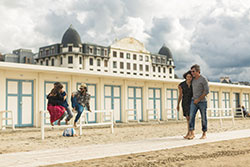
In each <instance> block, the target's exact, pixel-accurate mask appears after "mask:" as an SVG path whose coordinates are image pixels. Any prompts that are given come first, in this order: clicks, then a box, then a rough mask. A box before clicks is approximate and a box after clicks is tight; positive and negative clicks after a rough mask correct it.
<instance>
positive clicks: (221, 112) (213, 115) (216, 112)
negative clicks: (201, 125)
mask: <svg viewBox="0 0 250 167" xmlns="http://www.w3.org/2000/svg"><path fill="white" fill-rule="evenodd" d="M226 112H228V115H227V114H226ZM207 119H219V120H220V125H221V127H222V125H223V122H222V120H223V119H232V123H233V125H235V122H234V111H233V109H232V108H207Z"/></svg>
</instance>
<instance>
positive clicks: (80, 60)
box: [79, 56, 82, 64]
mask: <svg viewBox="0 0 250 167" xmlns="http://www.w3.org/2000/svg"><path fill="white" fill-rule="evenodd" d="M79 64H82V56H80V57H79Z"/></svg>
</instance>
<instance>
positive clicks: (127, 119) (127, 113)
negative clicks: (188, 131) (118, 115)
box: [126, 109, 140, 123]
mask: <svg viewBox="0 0 250 167" xmlns="http://www.w3.org/2000/svg"><path fill="white" fill-rule="evenodd" d="M131 111H132V113H131ZM130 116H132V117H135V118H136V121H137V122H138V123H140V119H139V113H138V112H137V110H136V109H127V110H126V122H129V117H130Z"/></svg>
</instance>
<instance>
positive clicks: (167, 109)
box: [0, 62, 250, 127]
mask: <svg viewBox="0 0 250 167" xmlns="http://www.w3.org/2000/svg"><path fill="white" fill-rule="evenodd" d="M0 76H1V77H0V89H1V90H3V91H0V110H12V111H14V115H15V117H14V118H15V125H16V126H17V127H25V126H34V127H39V126H40V121H41V120H40V119H41V118H40V111H41V110H46V108H47V99H46V95H47V94H48V93H49V92H50V90H51V89H52V88H53V84H54V82H58V81H59V82H61V83H62V84H63V85H64V89H65V91H66V92H67V94H68V95H70V94H71V93H72V92H73V91H76V90H78V88H79V86H80V84H81V83H82V82H85V83H86V84H87V86H88V91H89V93H90V94H91V101H90V105H91V109H92V110H103V109H113V110H114V118H115V121H116V122H126V120H127V119H128V120H131V121H132V120H136V115H134V116H130V117H129V118H127V117H126V112H127V110H128V109H134V110H135V112H134V114H136V113H138V116H139V120H140V121H148V118H149V119H153V120H154V119H155V120H156V117H154V116H150V117H148V115H147V113H148V111H149V110H150V112H154V111H153V110H158V111H159V113H160V119H161V120H162V121H164V120H169V119H183V116H182V112H181V111H180V112H178V113H177V112H176V105H177V100H178V84H179V83H180V82H181V81H182V80H180V79H165V78H153V79H152V78H147V77H145V78H139V77H138V76H121V75H120V74H118V73H116V74H105V73H104V74H100V73H99V72H98V71H93V72H92V73H89V72H86V71H84V70H79V69H68V68H67V69H66V68H58V67H51V66H48V67H46V68H44V66H40V65H26V64H25V65H24V64H13V63H6V62H0ZM209 87H210V93H209V94H208V97H207V101H208V107H209V108H236V107H237V105H238V104H241V105H244V106H245V108H246V109H247V111H249V95H250V87H249V86H243V85H232V84H223V83H214V82H209ZM68 99H69V98H68ZM69 104H71V103H70V101H69ZM226 114H227V113H226ZM6 116H8V115H6ZM100 119H101V117H100V116H99V115H98V114H89V115H88V122H99V121H100ZM7 123H8V122H7ZM47 123H49V122H47Z"/></svg>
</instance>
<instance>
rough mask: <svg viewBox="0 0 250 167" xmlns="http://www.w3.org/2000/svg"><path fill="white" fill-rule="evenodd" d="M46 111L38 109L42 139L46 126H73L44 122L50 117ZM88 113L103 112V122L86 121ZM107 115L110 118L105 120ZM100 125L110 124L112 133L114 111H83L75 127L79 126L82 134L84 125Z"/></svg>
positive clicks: (71, 126) (70, 126)
mask: <svg viewBox="0 0 250 167" xmlns="http://www.w3.org/2000/svg"><path fill="white" fill-rule="evenodd" d="M46 113H48V111H40V114H41V137H42V140H44V135H45V132H44V131H45V129H46V128H51V129H53V128H74V126H73V125H54V126H51V125H50V124H44V122H45V121H46V120H50V117H47V116H45V114H46ZM88 113H103V114H104V119H105V121H104V122H98V123H88V121H87V114H88ZM107 117H109V118H110V119H109V120H108V121H107V120H106V118H107ZM100 125H110V129H111V133H114V112H113V110H93V111H92V112H89V111H83V112H82V115H81V117H80V119H79V123H78V124H77V128H79V135H82V127H84V126H100Z"/></svg>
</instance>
